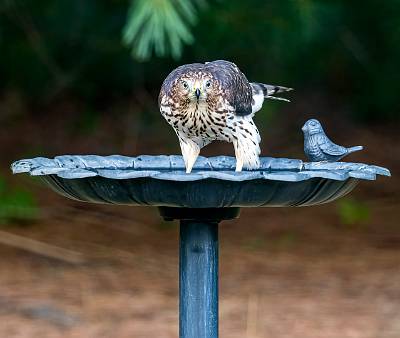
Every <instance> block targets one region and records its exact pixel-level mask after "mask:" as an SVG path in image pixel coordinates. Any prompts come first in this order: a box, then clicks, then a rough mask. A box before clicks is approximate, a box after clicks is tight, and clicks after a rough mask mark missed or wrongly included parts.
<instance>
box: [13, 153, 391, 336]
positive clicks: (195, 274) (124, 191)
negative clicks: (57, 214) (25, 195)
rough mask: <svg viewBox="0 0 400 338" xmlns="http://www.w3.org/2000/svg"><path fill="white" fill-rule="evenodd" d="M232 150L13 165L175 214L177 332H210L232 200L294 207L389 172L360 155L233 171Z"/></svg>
mask: <svg viewBox="0 0 400 338" xmlns="http://www.w3.org/2000/svg"><path fill="white" fill-rule="evenodd" d="M235 165H236V161H235V159H234V158H232V157H226V156H218V157H213V158H204V157H199V158H198V160H197V162H196V165H195V166H194V168H193V171H192V173H191V174H186V173H185V166H184V163H183V160H182V157H181V156H138V157H125V156H117V155H115V156H106V157H102V156H94V155H88V156H58V157H56V158H54V159H47V158H43V157H37V158H34V159H27V160H20V161H17V162H15V163H13V165H12V170H13V172H14V173H22V172H26V173H29V174H30V175H33V176H39V177H40V178H41V179H43V180H44V181H45V182H46V183H47V184H48V185H49V186H50V187H51V188H52V189H53V190H55V191H56V192H58V193H59V194H61V195H63V196H65V197H68V198H72V199H74V200H78V201H84V202H93V203H107V204H124V205H133V206H156V207H158V208H159V211H160V214H161V216H162V217H163V218H164V219H165V220H174V219H177V220H180V239H179V243H180V244H179V335H180V337H181V338H216V337H218V224H219V222H221V221H222V220H228V219H233V218H237V217H239V208H240V207H299V206H311V205H318V204H323V203H328V202H331V201H334V200H336V199H338V198H340V197H342V196H344V195H346V194H348V193H349V192H350V191H351V190H353V189H354V187H355V186H356V185H357V183H358V182H359V181H360V180H375V179H376V175H385V176H390V172H389V170H387V169H385V168H382V167H378V166H374V165H366V164H361V163H347V162H333V163H328V162H311V163H306V162H303V161H301V160H295V159H284V158H270V157H264V158H261V166H260V168H259V169H258V170H252V171H243V172H240V173H239V172H235V171H234V170H235Z"/></svg>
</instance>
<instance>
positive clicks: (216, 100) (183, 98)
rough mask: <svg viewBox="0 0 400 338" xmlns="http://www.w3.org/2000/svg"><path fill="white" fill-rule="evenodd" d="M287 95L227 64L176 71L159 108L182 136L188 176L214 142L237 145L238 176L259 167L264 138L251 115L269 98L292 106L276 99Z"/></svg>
mask: <svg viewBox="0 0 400 338" xmlns="http://www.w3.org/2000/svg"><path fill="white" fill-rule="evenodd" d="M289 90H291V88H286V87H281V86H272V85H267V84H263V83H256V82H254V83H250V82H249V81H248V80H247V78H246V76H245V75H244V74H243V73H242V72H241V71H240V70H239V68H238V67H237V66H236V65H235V64H234V63H232V62H228V61H223V60H218V61H213V62H206V63H205V64H203V63H193V64H188V65H183V66H180V67H178V68H176V69H175V70H173V71H172V72H171V73H170V74H169V75H168V76H167V78H166V79H165V80H164V83H163V84H162V87H161V91H160V95H159V99H158V103H159V107H160V112H161V115H162V116H163V117H164V118H165V119H166V120H167V122H168V123H169V124H170V125H171V126H172V128H173V129H174V131H175V133H176V135H177V136H178V139H179V143H180V147H181V151H182V156H183V159H184V161H185V166H186V172H187V173H190V172H191V171H192V168H193V165H194V163H195V162H196V159H197V157H198V155H199V153H200V149H201V148H203V147H204V146H206V145H207V144H209V143H211V142H212V141H215V140H220V141H226V142H231V143H233V146H234V149H235V155H236V171H241V170H242V168H246V169H256V168H258V167H259V154H260V147H259V143H260V141H261V138H260V134H259V132H258V130H257V127H256V126H255V124H254V122H253V116H254V114H255V113H256V112H257V111H259V110H260V109H261V107H262V105H263V103H264V100H265V99H274V100H283V101H288V100H286V99H284V98H281V97H275V96H274V95H275V94H278V93H282V92H286V91H289Z"/></svg>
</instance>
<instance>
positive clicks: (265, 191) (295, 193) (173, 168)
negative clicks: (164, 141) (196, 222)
mask: <svg viewBox="0 0 400 338" xmlns="http://www.w3.org/2000/svg"><path fill="white" fill-rule="evenodd" d="M260 160H261V166H260V168H259V169H257V170H249V171H242V172H235V171H234V170H235V165H236V160H235V158H233V157H229V156H217V157H210V158H206V157H199V159H198V160H197V161H196V164H195V166H194V168H193V171H192V173H190V174H187V173H185V166H184V162H183V159H182V157H181V156H175V155H171V156H166V155H160V156H150V155H142V156H138V157H128V156H120V155H111V156H96V155H76V156H74V155H65V156H57V157H55V158H54V159H48V158H44V157H37V158H33V159H25V160H20V161H16V162H14V163H13V164H12V166H11V169H12V171H13V173H29V174H30V175H32V176H39V177H41V178H42V179H43V180H44V181H45V182H46V183H47V184H48V185H49V186H50V187H51V188H53V190H55V191H56V192H58V193H60V194H61V195H63V196H66V197H68V198H72V199H75V200H79V201H85V202H94V203H109V204H127V205H136V206H138V205H148V206H149V205H151V206H172V207H190V208H221V207H256V206H270V207H282V206H309V205H316V204H322V203H328V202H330V201H333V200H335V199H337V198H340V197H342V196H344V195H346V194H347V193H349V192H350V191H351V190H353V189H354V187H355V186H356V185H357V183H358V182H359V180H375V179H376V176H377V175H384V176H390V171H389V170H388V169H386V168H383V167H379V166H375V165H367V164H362V163H348V162H332V163H328V162H303V161H301V160H297V159H287V158H272V157H262V158H261V159H260Z"/></svg>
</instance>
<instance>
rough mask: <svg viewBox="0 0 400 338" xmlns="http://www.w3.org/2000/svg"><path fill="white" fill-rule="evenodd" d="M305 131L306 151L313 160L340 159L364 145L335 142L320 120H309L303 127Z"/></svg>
mask: <svg viewBox="0 0 400 338" xmlns="http://www.w3.org/2000/svg"><path fill="white" fill-rule="evenodd" d="M301 130H302V131H303V133H304V153H305V154H306V156H307V157H308V159H309V160H310V161H311V162H317V161H328V162H335V161H339V160H340V159H341V158H343V157H344V156H346V155H348V154H350V153H353V152H355V151H358V150H362V149H363V147H362V146H355V147H351V148H346V147H342V146H339V145H337V144H335V143H333V142H332V141H331V140H330V139H329V138H328V136H326V134H325V132H324V130H323V129H322V126H321V123H319V121H318V120H315V119H311V120H308V121H307V122H306V123H305V124H304V126H303V127H302V128H301Z"/></svg>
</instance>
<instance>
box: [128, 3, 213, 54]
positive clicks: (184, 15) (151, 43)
mask: <svg viewBox="0 0 400 338" xmlns="http://www.w3.org/2000/svg"><path fill="white" fill-rule="evenodd" d="M195 4H197V6H196V5H195ZM204 5H205V1H199V0H197V1H192V2H191V1H188V0H136V1H132V4H131V6H130V9H129V12H128V18H127V22H126V25H125V27H124V29H123V42H124V44H125V45H126V46H129V47H131V48H132V55H133V56H134V57H135V58H137V59H139V60H142V61H143V60H148V59H149V58H150V57H151V55H152V53H153V52H154V53H155V55H157V56H159V57H163V56H172V57H173V58H175V59H178V58H179V57H180V56H181V55H182V49H183V45H184V44H191V43H193V41H194V37H193V35H192V33H191V31H190V29H191V27H192V26H193V25H195V24H196V21H197V10H196V7H203V6H204Z"/></svg>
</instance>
